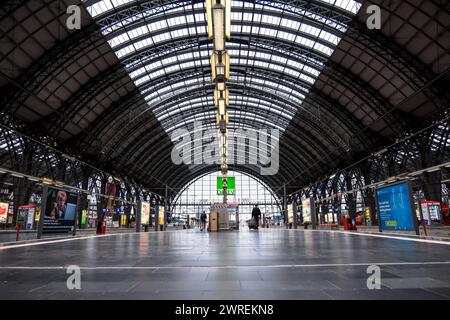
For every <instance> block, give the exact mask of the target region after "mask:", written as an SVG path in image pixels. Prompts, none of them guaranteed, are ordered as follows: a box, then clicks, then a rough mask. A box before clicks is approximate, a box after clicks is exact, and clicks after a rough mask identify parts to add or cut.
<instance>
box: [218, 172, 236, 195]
mask: <svg viewBox="0 0 450 320" xmlns="http://www.w3.org/2000/svg"><path fill="white" fill-rule="evenodd" d="M234 178H235V177H228V178H227V194H229V195H235V194H236V190H235V184H234V183H235V179H234ZM217 194H218V195H219V196H221V195H223V178H222V177H217Z"/></svg>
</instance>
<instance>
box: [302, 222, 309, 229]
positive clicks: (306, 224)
mask: <svg viewBox="0 0 450 320" xmlns="http://www.w3.org/2000/svg"><path fill="white" fill-rule="evenodd" d="M303 227H304V228H305V230H307V229H308V222H305V223H303Z"/></svg>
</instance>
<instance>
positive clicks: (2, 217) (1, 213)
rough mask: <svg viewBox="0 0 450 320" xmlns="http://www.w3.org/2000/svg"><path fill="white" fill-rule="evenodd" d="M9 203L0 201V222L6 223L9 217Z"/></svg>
mask: <svg viewBox="0 0 450 320" xmlns="http://www.w3.org/2000/svg"><path fill="white" fill-rule="evenodd" d="M8 209H9V203H6V202H0V223H6V222H7V219H8Z"/></svg>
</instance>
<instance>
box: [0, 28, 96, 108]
mask: <svg viewBox="0 0 450 320" xmlns="http://www.w3.org/2000/svg"><path fill="white" fill-rule="evenodd" d="M86 39H88V40H86ZM98 41H104V39H103V35H102V34H101V33H100V32H99V29H98V26H97V25H96V24H95V23H94V22H93V23H92V24H90V25H88V26H86V27H85V28H82V29H81V30H80V31H78V32H75V33H74V34H72V35H70V36H69V37H67V38H66V39H65V40H64V41H61V42H59V43H57V44H56V45H55V46H54V47H53V48H51V49H50V50H48V51H47V52H46V54H45V55H43V57H42V58H40V59H39V60H37V61H35V63H33V64H32V65H31V67H30V68H28V69H27V70H26V71H25V72H23V73H22V74H21V75H20V77H19V78H18V79H17V80H16V82H17V83H19V84H20V85H21V86H22V87H24V88H27V90H28V92H31V93H36V90H37V89H38V88H39V86H40V84H41V83H42V82H43V81H44V80H45V79H46V78H47V77H48V75H52V74H53V73H54V71H56V70H58V69H60V68H62V66H63V65H64V64H65V63H66V62H67V61H69V60H70V59H71V58H72V57H74V56H76V55H78V54H79V53H80V52H86V49H87V48H89V47H91V46H92V47H93V49H95V48H96V46H95V43H97V42H98ZM93 49H92V50H93ZM28 96H29V95H28V94H24V93H23V92H21V91H17V90H11V91H10V94H9V95H8V99H7V101H8V102H9V104H8V105H6V106H5V110H7V111H8V112H10V113H14V112H15V111H16V109H17V107H18V106H20V105H22V103H23V102H24V101H25V100H26V99H27V98H28Z"/></svg>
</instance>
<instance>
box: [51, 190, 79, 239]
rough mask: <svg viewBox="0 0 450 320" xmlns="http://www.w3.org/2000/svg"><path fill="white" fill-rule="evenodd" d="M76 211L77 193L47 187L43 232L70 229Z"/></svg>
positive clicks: (71, 228) (72, 225)
mask: <svg viewBox="0 0 450 320" xmlns="http://www.w3.org/2000/svg"><path fill="white" fill-rule="evenodd" d="M76 212H77V194H76V193H75V192H69V191H66V190H62V189H57V188H53V187H49V188H48V193H47V206H46V210H45V213H44V224H43V232H47V233H48V232H56V231H58V232H60V231H66V232H68V231H72V230H73V227H74V225H75V217H76Z"/></svg>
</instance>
